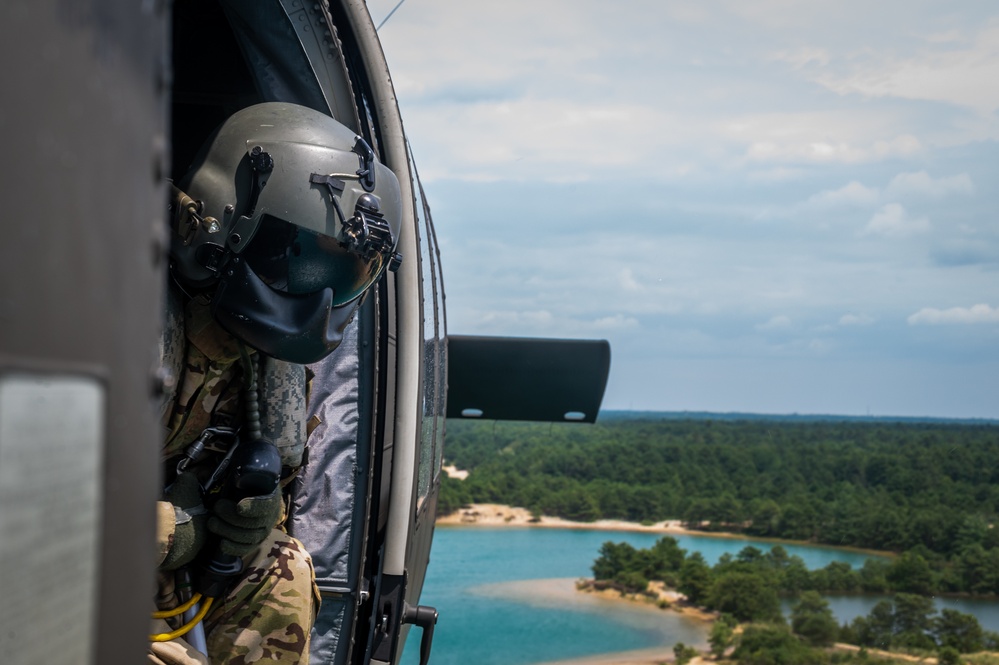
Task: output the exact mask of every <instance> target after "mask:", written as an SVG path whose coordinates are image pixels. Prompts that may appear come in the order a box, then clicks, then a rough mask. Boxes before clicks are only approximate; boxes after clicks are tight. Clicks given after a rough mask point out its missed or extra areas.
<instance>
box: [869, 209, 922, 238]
mask: <svg viewBox="0 0 999 665" xmlns="http://www.w3.org/2000/svg"><path fill="white" fill-rule="evenodd" d="M929 229H930V220H928V219H927V218H925V217H918V218H916V219H912V218H911V217H909V215H908V214H907V213H906V211H905V208H903V207H902V206H901V205H900V204H898V203H889V204H888V205H885V206H882V207H881V210H879V211H878V212H876V213H875V214H874V216H873V217H871V220H870V221H869V222H867V226H866V227H864V230H863V231H862V233H861V235H879V236H886V237H889V238H900V237H903V236H909V235H914V234H917V233H925V232H926V231H928V230H929Z"/></svg>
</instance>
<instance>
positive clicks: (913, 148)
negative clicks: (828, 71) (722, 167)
mask: <svg viewBox="0 0 999 665" xmlns="http://www.w3.org/2000/svg"><path fill="white" fill-rule="evenodd" d="M812 129H813V131H814V132H816V133H818V132H821V131H823V130H822V129H820V128H818V127H814V128H812ZM922 150H923V145H922V143H920V141H919V139H918V138H916V137H915V136H913V135H911V134H902V135H899V136H896V137H895V138H893V139H890V140H889V139H877V140H875V141H873V142H869V143H865V142H850V141H835V140H818V141H815V140H813V141H808V140H805V141H795V140H791V141H782V142H780V141H756V142H754V143H752V144H751V145H750V146H749V148H748V149H747V150H746V159H748V160H749V161H753V162H774V161H777V162H792V163H802V162H803V163H815V164H859V163H862V162H873V161H879V160H883V159H888V158H892V157H912V156H914V155H917V154H919V153H920V152H922Z"/></svg>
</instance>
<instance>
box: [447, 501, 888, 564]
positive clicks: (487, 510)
mask: <svg viewBox="0 0 999 665" xmlns="http://www.w3.org/2000/svg"><path fill="white" fill-rule="evenodd" d="M436 524H437V526H446V527H452V526H460V527H530V528H537V529H584V530H589V531H631V532H636V533H661V534H665V535H668V534H675V535H686V536H703V537H705V538H725V539H729V540H753V541H761V542H766V543H773V544H775V545H779V544H786V545H800V546H802V547H821V548H823V549H837V550H843V551H846V552H858V553H861V554H870V555H874V556H884V557H893V556H895V554H894V553H893V552H883V551H880V550H869V549H864V548H861V547H842V546H835V545H822V544H819V543H813V542H809V541H804V540H785V539H782V538H763V537H760V536H747V535H744V534H739V533H729V532H724V531H698V530H696V529H687V528H685V527H683V526H682V522H681V521H680V520H664V521H662V522H656V523H654V524H639V523H637V522H626V521H624V520H596V521H594V522H573V521H571V520H567V519H563V518H561V517H548V516H547V515H542V516H541V517H539V518H534V517H533V516H532V515H531V511H529V510H528V509H526V508H520V507H516V506H506V505H503V504H499V503H473V504H470V505H469V506H468V507H467V508H461V509H459V510H457V511H456V512H453V513H451V514H450V515H444V516H441V517H438V518H437V522H436Z"/></svg>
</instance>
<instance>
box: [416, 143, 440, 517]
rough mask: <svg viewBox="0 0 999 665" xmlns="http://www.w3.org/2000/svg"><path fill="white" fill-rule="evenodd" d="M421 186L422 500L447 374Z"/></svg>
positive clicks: (434, 457)
mask: <svg viewBox="0 0 999 665" xmlns="http://www.w3.org/2000/svg"><path fill="white" fill-rule="evenodd" d="M410 167H411V168H412V169H413V173H414V174H415V173H416V166H415V164H413V162H412V155H410ZM414 179H415V181H416V184H417V187H416V191H415V192H414V194H415V196H416V199H417V200H416V213H417V224H418V226H419V228H418V231H419V235H420V259H421V261H420V262H421V268H422V275H421V276H422V282H423V404H422V407H423V409H422V415H423V419H422V423H423V425H422V430H421V433H420V435H421V436H420V466H419V483H418V486H417V489H418V493H417V496H418V497H419V500H420V502H421V506H422V502H423V500H424V499H426V497H427V494H428V493H429V491H430V488H431V487H432V486H433V484H434V483H435V482H438V476H439V474H440V467H441V460H442V456H443V449H442V445H441V444H442V443H443V436H444V416H443V408H442V407H443V403H444V401H443V400H444V395H443V392H444V391H443V377H444V376H445V374H444V371H443V369H444V368H443V366H442V365H443V363H442V349H443V347H444V343H443V340H442V331H443V318H442V316H441V313H442V309H443V294H442V293H441V290H440V271H439V270H438V267H437V264H438V259H439V256H438V253H437V245H436V242H435V238H434V234H433V226H432V224H431V220H430V209H429V207H428V206H427V203H426V200H425V198H424V195H423V188H422V186H420V185H419V176H418V175H416V176H415V177H414Z"/></svg>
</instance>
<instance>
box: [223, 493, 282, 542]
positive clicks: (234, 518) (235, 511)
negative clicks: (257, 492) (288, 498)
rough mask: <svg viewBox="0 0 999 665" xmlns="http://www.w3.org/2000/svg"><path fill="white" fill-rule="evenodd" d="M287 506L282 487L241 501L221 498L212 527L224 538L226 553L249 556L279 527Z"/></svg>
mask: <svg viewBox="0 0 999 665" xmlns="http://www.w3.org/2000/svg"><path fill="white" fill-rule="evenodd" d="M283 508H284V505H283V501H282V498H281V488H277V489H275V490H274V491H273V492H271V493H270V494H267V495H265V496H249V497H246V498H245V499H240V500H239V501H233V500H232V499H225V498H223V499H219V500H218V501H216V502H215V505H214V506H213V507H212V516H211V517H210V518H209V519H208V530H209V531H211V532H212V533H214V534H216V535H217V536H219V537H221V538H222V542H221V549H222V552H224V553H225V554H231V555H233V556H240V557H241V556H246V555H247V554H249V553H250V552H252V551H253V550H254V549H256V548H257V546H259V545H260V543H262V542H264V539H265V538H266V537H267V534H269V533H270V532H271V529H273V528H274V527H275V526H277V522H278V520H279V519H280V518H281V512H282V510H283Z"/></svg>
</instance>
